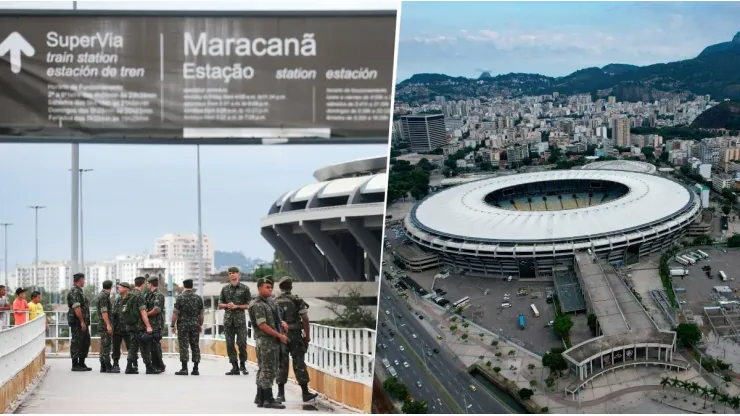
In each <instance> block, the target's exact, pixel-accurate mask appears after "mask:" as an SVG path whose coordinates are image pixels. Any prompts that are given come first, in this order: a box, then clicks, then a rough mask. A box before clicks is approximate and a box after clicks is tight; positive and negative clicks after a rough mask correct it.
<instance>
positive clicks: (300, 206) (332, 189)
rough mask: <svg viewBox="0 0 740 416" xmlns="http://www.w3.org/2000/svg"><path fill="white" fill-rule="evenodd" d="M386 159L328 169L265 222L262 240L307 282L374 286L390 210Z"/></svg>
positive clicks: (278, 206) (285, 199)
mask: <svg viewBox="0 0 740 416" xmlns="http://www.w3.org/2000/svg"><path fill="white" fill-rule="evenodd" d="M386 165H387V158H386V157H375V158H368V159H360V160H355V161H351V162H346V163H340V164H337V165H331V166H326V167H324V168H321V169H319V170H317V171H316V172H314V178H315V179H316V180H317V181H318V182H315V183H312V184H308V185H305V186H303V187H300V188H298V189H294V190H292V191H289V192H287V193H285V194H284V195H283V196H282V197H281V198H279V199H278V200H277V201H275V202H274V203H273V204H272V206H271V207H270V210H269V212H268V215H267V216H266V217H264V218H262V220H261V222H260V225H261V227H262V231H261V232H262V236H263V237H264V238H265V239H266V240H267V241H268V242H269V243H270V245H272V246H273V247H274V248H275V250H277V251H278V252H279V253H281V254H282V256H283V257H284V258H285V260H286V262H290V267H291V268H292V269H293V271H294V272H295V274H297V275H298V277H299V278H300V279H301V281H304V282H310V281H315V282H333V281H354V282H360V281H375V280H377V279H378V275H379V272H378V271H379V270H380V250H381V238H382V230H383V212H384V209H385V190H386V186H387V181H388V177H387V175H386Z"/></svg>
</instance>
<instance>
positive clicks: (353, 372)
mask: <svg viewBox="0 0 740 416" xmlns="http://www.w3.org/2000/svg"><path fill="white" fill-rule="evenodd" d="M214 312H215V311H213V310H210V309H209V310H207V312H206V316H205V319H204V322H203V328H202V330H203V331H202V333H201V339H202V340H206V341H208V340H213V341H221V340H223V339H224V336H223V323H222V322H221V319H222V318H221V317H220V316H219V314H218V313H214ZM91 314H92V313H91ZM46 316H47V317H48V319H49V327H48V329H47V330H46V332H45V335H46V341H47V344H48V343H50V344H51V348H52V351H50V352H52V353H60V352H61V351H62V349H61V348H60V344H62V345H64V344H65V343H68V342H69V340H70V339H71V334H70V331H69V325H68V324H67V312H66V311H53V312H47V313H46ZM166 322H167V323H169V322H170V311H167V320H166ZM22 326H23V325H21V327H22ZM89 330H90V334H91V336H92V338H93V339H96V338H99V335H98V334H99V332H98V322H97V321H94V322H90V329H89ZM165 331H166V333H165ZM165 331H163V336H162V339H163V340H167V344H166V345H168V346H169V348H168V351H167V352H168V353H175V352H176V351H175V350H176V348H175V346H176V344H177V343H176V340H177V336H173V335H172V333H171V331H170V330H169V328H167V329H166V330H165ZM376 337H377V334H376V331H374V330H372V329H366V328H335V327H330V326H326V325H319V324H311V342H310V343H309V345H308V351H307V353H306V358H305V360H306V365H307V366H309V367H311V368H314V369H316V370H318V371H321V372H323V373H326V374H328V375H331V376H334V377H337V378H340V379H343V380H348V381H355V382H358V383H362V384H364V385H366V386H370V387H372V383H373V368H374V365H375V342H376ZM247 345H251V346H255V340H254V331H253V330H252V328H251V324H250V322H247Z"/></svg>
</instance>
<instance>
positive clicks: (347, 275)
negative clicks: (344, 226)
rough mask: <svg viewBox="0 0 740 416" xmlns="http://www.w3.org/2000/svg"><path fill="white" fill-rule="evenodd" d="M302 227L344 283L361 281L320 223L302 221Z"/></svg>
mask: <svg viewBox="0 0 740 416" xmlns="http://www.w3.org/2000/svg"><path fill="white" fill-rule="evenodd" d="M299 225H300V227H301V228H303V230H304V231H305V232H306V235H308V236H309V237H311V240H312V241H313V242H314V243H315V244H316V246H317V247H318V248H319V249H320V250H321V251H322V252H323V253H324V256H325V257H326V259H327V260H328V261H329V263H330V264H331V266H332V267H333V268H334V270H335V271H336V272H337V275H338V276H339V278H340V279H341V280H344V281H358V280H361V279H360V276H358V273H357V270H356V269H355V268H353V267H352V266H351V265H350V263H349V262H348V261H347V258H346V257H345V256H344V255H343V253H342V250H340V249H339V247H337V245H336V244H335V243H334V242H333V241H332V239H331V238H329V236H328V235H326V233H324V232H323V231H321V227H320V223H318V222H315V221H301V222H300V223H299Z"/></svg>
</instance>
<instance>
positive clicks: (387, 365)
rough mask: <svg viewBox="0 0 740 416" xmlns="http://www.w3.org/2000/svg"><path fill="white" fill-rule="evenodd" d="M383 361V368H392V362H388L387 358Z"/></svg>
mask: <svg viewBox="0 0 740 416" xmlns="http://www.w3.org/2000/svg"><path fill="white" fill-rule="evenodd" d="M382 361H383V367H385V368H390V366H391V363H390V362H388V359H387V358H383V360H382Z"/></svg>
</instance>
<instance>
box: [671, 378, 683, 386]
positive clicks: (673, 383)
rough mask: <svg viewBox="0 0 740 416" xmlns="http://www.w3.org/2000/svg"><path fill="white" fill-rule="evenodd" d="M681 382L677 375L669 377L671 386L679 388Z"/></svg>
mask: <svg viewBox="0 0 740 416" xmlns="http://www.w3.org/2000/svg"><path fill="white" fill-rule="evenodd" d="M681 383H683V381H681V380H679V379H678V377H673V378H672V379H671V387H677V388H681V387H682V386H681Z"/></svg>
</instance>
